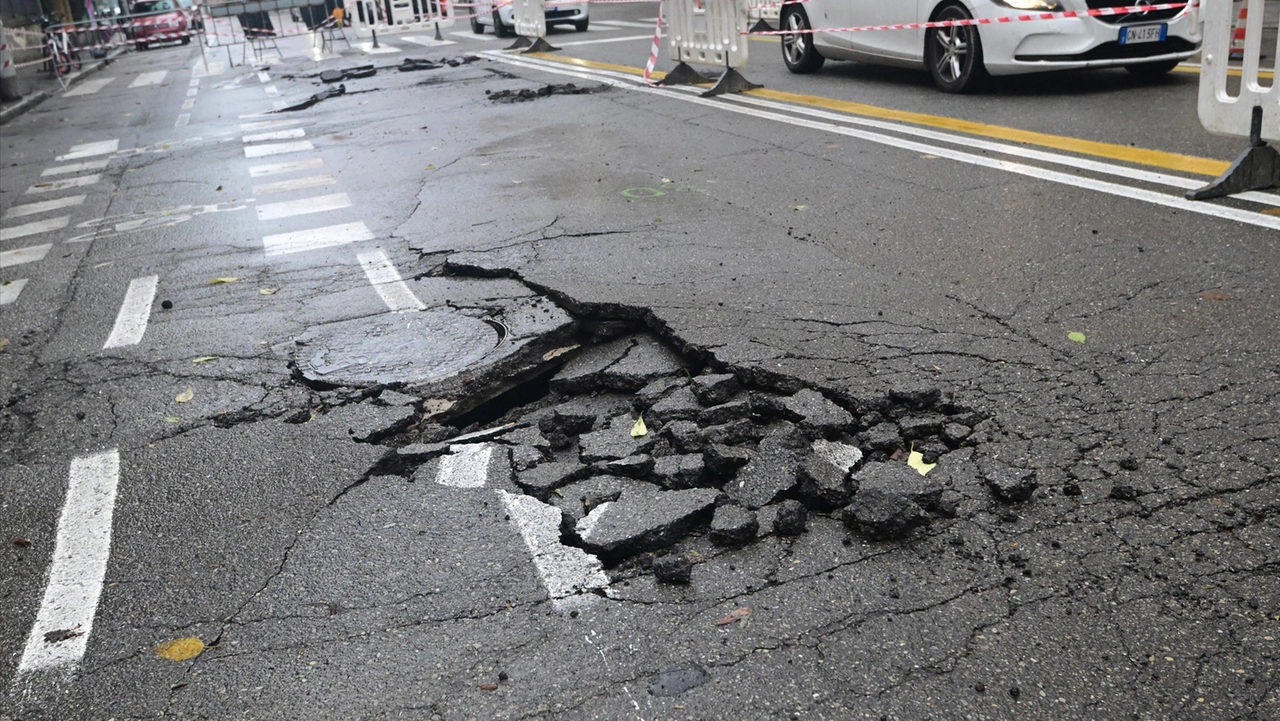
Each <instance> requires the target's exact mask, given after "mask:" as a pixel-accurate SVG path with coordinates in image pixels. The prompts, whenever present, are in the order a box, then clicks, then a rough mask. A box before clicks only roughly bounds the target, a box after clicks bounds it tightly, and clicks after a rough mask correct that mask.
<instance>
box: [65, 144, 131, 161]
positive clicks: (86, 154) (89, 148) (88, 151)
mask: <svg viewBox="0 0 1280 721" xmlns="http://www.w3.org/2000/svg"><path fill="white" fill-rule="evenodd" d="M119 149H120V141H119V140H99V141H97V142H94V143H81V144H80V145H72V146H71V152H69V153H67V154H66V155H59V156H58V157H57V158H55V160H57V161H58V162H59V163H63V162H66V161H68V160H79V159H81V158H92V157H94V156H95V155H106V154H107V153H114V152H116V151H117V150H119Z"/></svg>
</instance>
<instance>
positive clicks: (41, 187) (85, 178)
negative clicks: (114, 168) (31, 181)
mask: <svg viewBox="0 0 1280 721" xmlns="http://www.w3.org/2000/svg"><path fill="white" fill-rule="evenodd" d="M101 179H102V176H101V175H98V174H96V173H95V174H93V175H81V176H79V177H76V178H63V179H62V180H50V181H49V182H47V183H36V184H35V185H33V186H31V187H30V188H27V195H31V194H32V193H53V192H55V191H59V190H66V189H67V188H83V187H84V186H86V185H93V184H94V183H96V182H98V181H99V180H101Z"/></svg>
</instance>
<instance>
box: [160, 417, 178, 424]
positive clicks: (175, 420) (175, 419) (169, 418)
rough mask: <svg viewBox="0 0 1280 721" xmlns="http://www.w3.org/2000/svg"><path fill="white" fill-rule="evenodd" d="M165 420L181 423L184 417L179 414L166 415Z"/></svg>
mask: <svg viewBox="0 0 1280 721" xmlns="http://www.w3.org/2000/svg"><path fill="white" fill-rule="evenodd" d="M164 422H165V423H181V422H182V419H181V418H179V417H177V416H165V417H164Z"/></svg>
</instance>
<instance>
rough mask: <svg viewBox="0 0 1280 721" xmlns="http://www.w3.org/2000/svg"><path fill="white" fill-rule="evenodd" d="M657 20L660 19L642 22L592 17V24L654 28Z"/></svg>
mask: <svg viewBox="0 0 1280 721" xmlns="http://www.w3.org/2000/svg"><path fill="white" fill-rule="evenodd" d="M656 22H658V21H657V20H654V21H653V22H651V23H641V22H636V21H634V20H596V19H595V18H592V19H591V24H592V25H609V26H612V27H619V28H642V29H643V28H652V27H653V25H654V23H656Z"/></svg>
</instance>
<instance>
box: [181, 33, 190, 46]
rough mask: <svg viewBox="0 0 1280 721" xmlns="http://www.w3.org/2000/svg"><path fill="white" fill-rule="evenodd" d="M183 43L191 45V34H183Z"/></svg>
mask: <svg viewBox="0 0 1280 721" xmlns="http://www.w3.org/2000/svg"><path fill="white" fill-rule="evenodd" d="M182 44H183V45H190V44H191V36H190V35H183V36H182Z"/></svg>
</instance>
